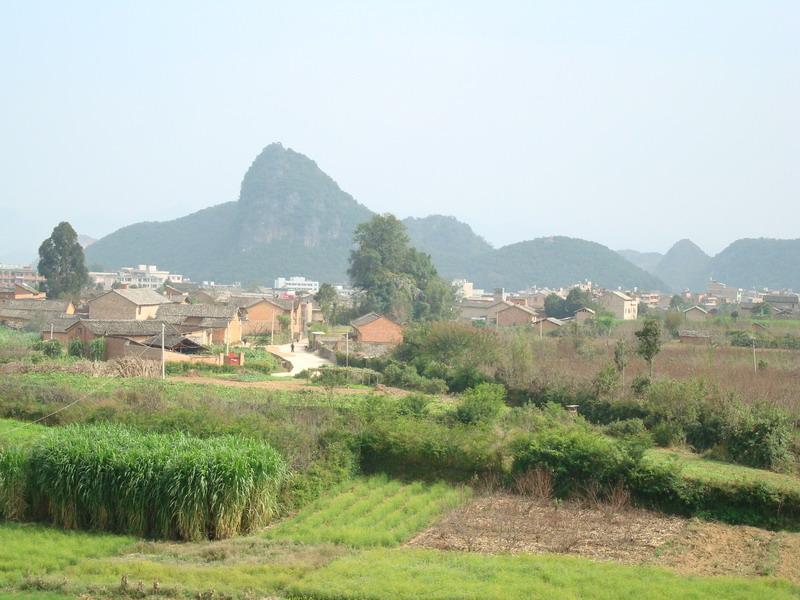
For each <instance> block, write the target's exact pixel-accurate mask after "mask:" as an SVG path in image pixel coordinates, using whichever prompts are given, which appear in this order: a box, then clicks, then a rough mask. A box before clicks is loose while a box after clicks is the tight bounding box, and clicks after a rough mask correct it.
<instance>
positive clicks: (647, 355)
mask: <svg viewBox="0 0 800 600" xmlns="http://www.w3.org/2000/svg"><path fill="white" fill-rule="evenodd" d="M635 335H636V339H637V340H638V344H637V347H636V353H637V354H638V355H639V356H641V357H642V358H643V359H644V360H645V362H646V363H647V367H648V368H649V370H650V377H653V359H654V358H655V357H656V355H657V354H658V353H659V352H660V351H661V325H660V324H659V322H658V321H657V320H655V319H647V320H645V322H644V325H643V326H642V328H641V329H640V330H639V331H637V332H636V333H635Z"/></svg>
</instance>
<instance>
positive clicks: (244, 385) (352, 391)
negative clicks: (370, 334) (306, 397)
mask: <svg viewBox="0 0 800 600" xmlns="http://www.w3.org/2000/svg"><path fill="white" fill-rule="evenodd" d="M168 381H178V382H180V383H190V384H193V385H194V384H197V385H223V386H226V387H233V388H240V389H257V390H285V391H292V392H302V391H307V392H316V393H318V394H327V393H328V391H329V390H327V389H323V388H321V387H320V386H318V385H309V384H308V383H306V381H305V380H304V379H292V378H291V377H287V378H286V379H282V380H280V381H234V380H231V379H216V378H214V377H206V376H195V377H192V376H190V375H171V376H170V377H168ZM333 393H334V394H340V395H349V396H352V395H362V394H363V395H366V394H387V395H390V396H407V395H408V394H410V393H411V392H409V391H407V390H401V389H399V388H393V387H385V386H379V387H378V388H375V389H373V388H364V387H360V388H347V387H342V388H334V390H333Z"/></svg>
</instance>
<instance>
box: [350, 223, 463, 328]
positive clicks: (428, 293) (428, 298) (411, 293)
mask: <svg viewBox="0 0 800 600" xmlns="http://www.w3.org/2000/svg"><path fill="white" fill-rule="evenodd" d="M353 242H354V244H355V246H356V247H355V249H354V250H352V251H351V253H350V268H349V269H348V271H347V272H348V274H349V275H350V279H351V280H352V282H353V285H354V286H355V287H357V288H360V289H361V290H363V291H364V299H363V302H362V306H361V308H362V310H364V311H374V312H377V313H380V314H385V315H387V316H389V317H391V318H392V319H394V320H396V321H398V322H401V323H403V322H406V321H410V320H428V319H442V318H447V317H449V316H450V314H451V312H452V310H453V291H452V288H451V286H450V285H449V284H448V283H447V282H446V281H444V280H443V279H442V278H441V277H439V276H438V274H437V272H436V268H435V267H434V266H433V262H432V261H431V257H430V256H429V255H427V254H425V253H424V252H419V251H418V250H417V249H415V248H413V247H412V246H411V245H410V243H409V238H408V234H407V233H406V230H405V226H404V225H403V223H402V222H400V221H399V220H398V219H397V218H396V217H395V216H394V215H391V214H385V215H376V216H374V217H373V218H372V219H370V220H369V221H366V222H365V223H361V224H360V225H359V226H358V227H356V231H355V234H354V236H353Z"/></svg>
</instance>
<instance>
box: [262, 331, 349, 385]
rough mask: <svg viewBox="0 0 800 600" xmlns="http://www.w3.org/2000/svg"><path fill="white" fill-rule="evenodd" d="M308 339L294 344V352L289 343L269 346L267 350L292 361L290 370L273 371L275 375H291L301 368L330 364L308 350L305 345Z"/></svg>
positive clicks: (330, 363)
mask: <svg viewBox="0 0 800 600" xmlns="http://www.w3.org/2000/svg"><path fill="white" fill-rule="evenodd" d="M307 344H308V340H301V341H299V342H296V343H295V345H294V352H292V348H291V344H284V345H282V346H270V347H269V350H270V351H271V352H274V353H275V354H277V355H278V356H280V357H281V358H283V359H285V360H288V361H289V362H290V363H292V370H291V371H288V372H285V373H274V375H275V376H276V377H292V376H294V375H296V374H297V373H299V372H300V371H302V370H303V369H316V368H318V367H322V366H324V365H332V364H333V363H332V362H331V361H329V360H327V359H325V358H322V357H321V356H320V355H318V354H316V353H315V352H308V351H307V350H306V345H307Z"/></svg>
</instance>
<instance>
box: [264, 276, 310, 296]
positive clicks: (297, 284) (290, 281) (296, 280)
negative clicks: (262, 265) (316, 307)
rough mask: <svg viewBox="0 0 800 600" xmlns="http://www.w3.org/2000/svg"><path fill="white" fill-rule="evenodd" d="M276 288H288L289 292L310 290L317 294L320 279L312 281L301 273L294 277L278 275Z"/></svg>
mask: <svg viewBox="0 0 800 600" xmlns="http://www.w3.org/2000/svg"><path fill="white" fill-rule="evenodd" d="M274 287H275V289H276V290H286V291H289V292H310V293H312V294H316V293H317V292H318V291H319V281H311V280H310V279H306V278H305V277H300V276H299V275H293V276H292V277H278V278H277V279H276V280H275V286H274Z"/></svg>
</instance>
